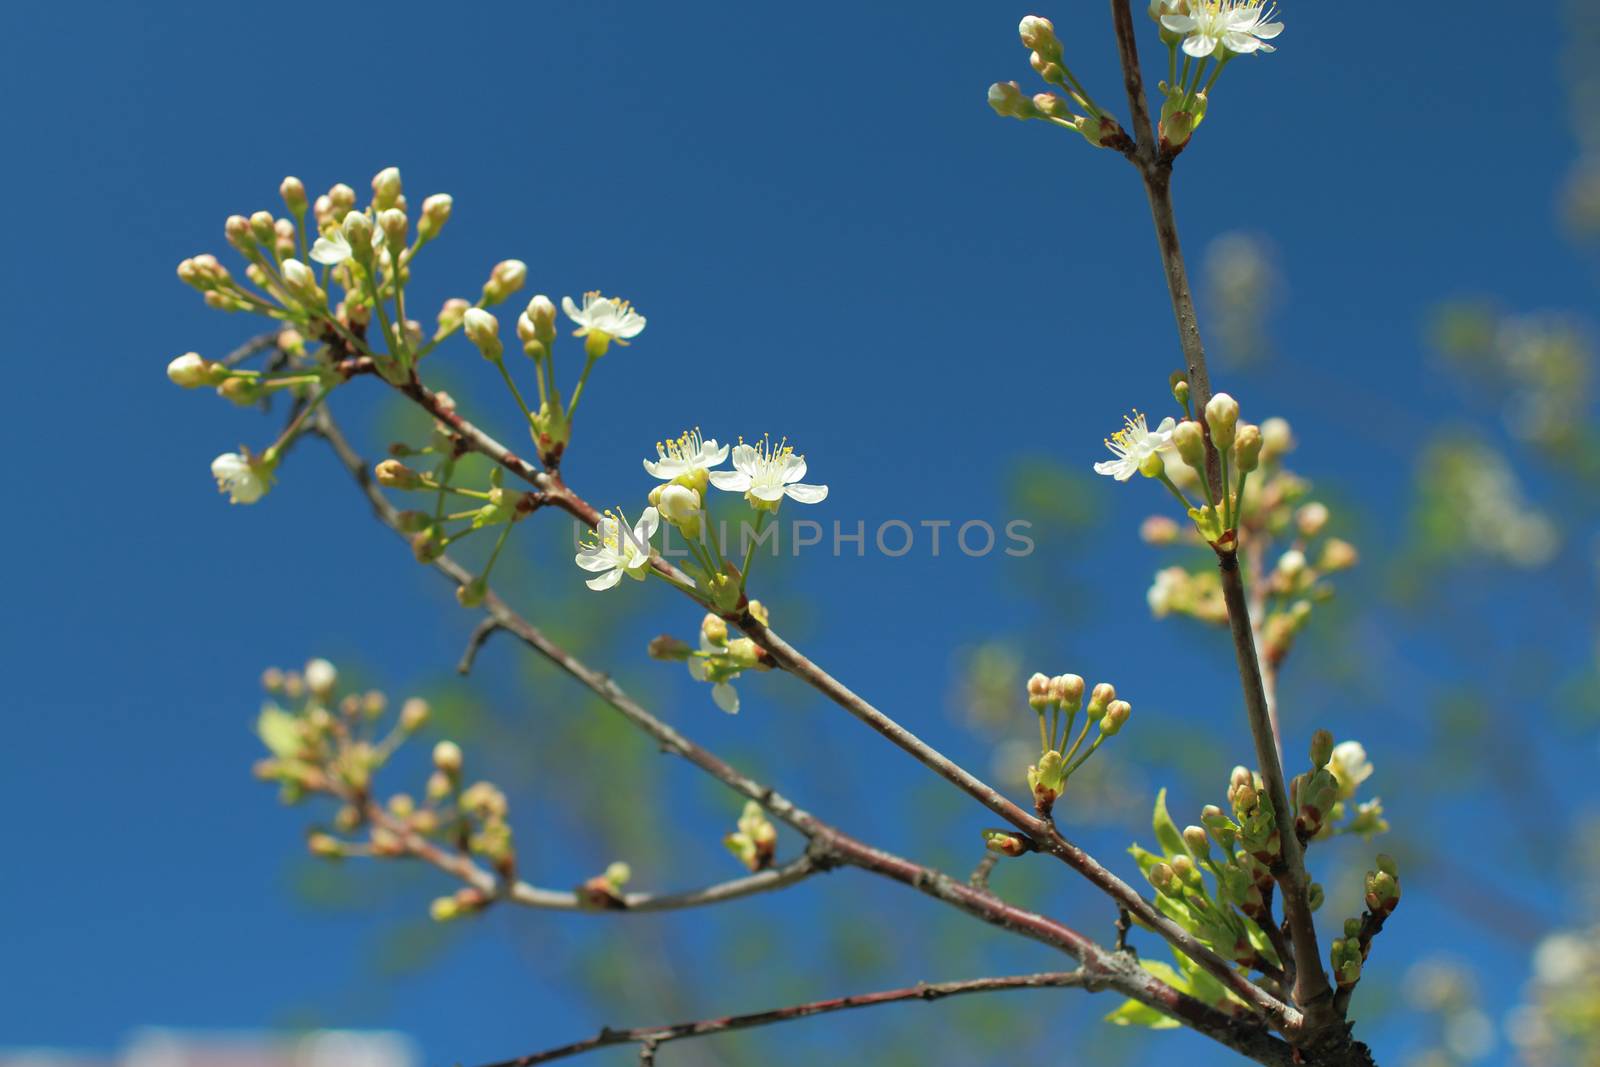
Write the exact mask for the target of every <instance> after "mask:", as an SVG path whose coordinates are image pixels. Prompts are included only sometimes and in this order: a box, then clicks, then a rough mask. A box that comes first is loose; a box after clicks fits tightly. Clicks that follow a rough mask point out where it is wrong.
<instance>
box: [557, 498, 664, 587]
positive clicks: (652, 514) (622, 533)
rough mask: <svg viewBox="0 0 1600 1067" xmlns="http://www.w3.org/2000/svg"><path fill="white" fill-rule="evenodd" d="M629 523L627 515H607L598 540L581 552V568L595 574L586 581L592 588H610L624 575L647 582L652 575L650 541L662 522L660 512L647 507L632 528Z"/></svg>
mask: <svg viewBox="0 0 1600 1067" xmlns="http://www.w3.org/2000/svg"><path fill="white" fill-rule="evenodd" d="M626 523H627V516H622V517H621V518H620V519H619V518H618V517H617V516H615V515H612V514H610V513H609V512H608V513H607V514H606V516H605V517H604V518H602V519H601V520H600V524H599V525H598V526H597V527H596V528H595V539H594V540H592V541H590V542H588V543H586V544H585V545H584V546H583V548H582V550H580V551H579V552H578V555H577V556H576V561H577V564H578V566H579V567H582V568H583V569H584V570H586V571H590V572H592V573H594V574H595V575H596V577H594V578H588V579H586V580H585V581H584V584H585V585H587V586H588V587H589V588H590V589H594V590H596V591H599V590H601V589H610V588H611V587H612V586H614V585H616V584H617V583H618V582H620V581H621V580H622V576H623V575H624V574H626V575H627V576H628V577H630V578H634V579H637V580H638V581H644V578H645V575H646V574H647V573H648V572H649V569H650V539H651V538H652V537H654V536H655V534H656V527H657V526H659V525H660V523H661V516H660V513H659V512H657V511H656V509H655V508H645V509H644V513H643V514H642V515H640V516H639V522H638V524H637V525H635V526H634V527H633V528H632V529H629V528H628V527H627V525H626Z"/></svg>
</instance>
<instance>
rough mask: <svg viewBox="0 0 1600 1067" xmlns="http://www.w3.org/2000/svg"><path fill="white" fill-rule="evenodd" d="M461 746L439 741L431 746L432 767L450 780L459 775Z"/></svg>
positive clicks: (451, 742) (452, 742)
mask: <svg viewBox="0 0 1600 1067" xmlns="http://www.w3.org/2000/svg"><path fill="white" fill-rule="evenodd" d="M461 759H462V757H461V746H460V745H458V744H456V743H455V742H454V741H440V742H439V743H438V744H437V745H434V746H433V765H434V767H435V768H436V769H438V770H439V771H440V772H441V773H443V774H447V775H450V776H451V777H452V778H453V777H455V776H456V775H458V774H460V773H461Z"/></svg>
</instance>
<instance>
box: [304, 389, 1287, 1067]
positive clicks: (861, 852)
mask: <svg viewBox="0 0 1600 1067" xmlns="http://www.w3.org/2000/svg"><path fill="white" fill-rule="evenodd" d="M463 421H464V420H463ZM312 426H313V429H314V431H315V432H316V433H318V434H319V435H320V436H322V437H323V438H324V439H325V440H326V441H327V442H328V444H329V445H330V447H331V448H332V450H333V452H334V453H335V455H336V456H337V457H338V458H339V460H340V461H341V463H343V465H344V466H345V468H346V469H347V470H348V471H349V473H350V474H351V476H352V477H353V478H354V479H355V481H356V482H357V484H358V485H359V486H360V487H361V488H362V490H363V492H364V494H365V496H366V498H367V501H368V503H369V504H370V505H371V507H372V510H373V512H374V514H375V515H376V516H377V517H378V518H379V520H380V521H382V522H383V523H384V524H385V525H387V526H389V527H390V528H391V529H393V530H395V531H396V533H400V534H401V535H402V536H404V535H403V533H402V531H401V529H400V526H399V511H398V509H396V508H395V507H394V506H393V505H392V504H390V503H389V501H388V499H387V498H386V497H385V496H384V495H383V493H382V492H381V491H380V490H379V488H378V486H377V485H376V484H375V482H374V481H373V478H372V474H371V468H370V467H369V466H368V465H367V463H366V461H365V460H364V459H363V458H362V457H361V456H360V454H359V453H357V452H356V451H355V450H354V449H353V448H352V447H351V446H350V443H349V442H348V441H347V440H346V439H345V437H344V435H343V434H342V433H341V432H340V431H339V429H338V427H337V426H336V425H335V423H334V421H333V419H332V416H331V414H330V413H329V411H328V409H327V407H326V406H324V407H323V408H321V409H319V411H318V412H317V415H316V417H315V420H314V422H313V424H312ZM433 566H434V568H435V569H436V570H438V571H439V572H440V573H442V574H443V575H445V576H446V577H447V578H449V579H450V580H451V581H453V582H455V583H456V584H458V585H459V584H462V583H464V582H467V581H470V580H471V578H472V575H471V573H470V572H468V571H467V570H466V569H465V568H464V567H462V566H461V565H460V564H458V563H456V562H455V561H454V560H453V559H452V558H451V557H450V556H449V555H448V554H445V555H442V556H440V557H439V558H438V559H437V560H435V561H434V563H433ZM483 610H484V611H485V612H486V613H487V615H488V617H490V618H492V619H494V620H495V622H496V623H497V624H498V625H499V627H500V628H501V629H503V630H505V631H506V632H507V633H510V634H512V635H514V636H515V637H517V638H518V639H519V640H521V641H522V642H523V643H524V644H526V645H528V646H529V647H530V648H532V649H533V650H534V651H536V652H538V653H539V654H540V655H542V656H544V657H545V658H546V659H548V660H550V661H551V662H552V663H554V664H555V665H556V666H558V667H559V668H561V669H562V670H563V671H565V672H566V673H567V674H568V675H570V676H572V677H573V678H574V679H576V680H577V681H578V682H579V683H581V684H582V685H584V686H585V687H587V688H588V689H589V690H590V691H592V692H593V693H594V694H595V695H596V696H598V697H600V698H601V699H602V700H604V701H605V702H606V703H607V704H608V705H610V706H611V707H612V708H613V709H615V710H616V711H617V712H619V713H620V714H622V715H623V717H624V718H626V719H628V720H629V721H630V722H631V723H633V725H635V726H636V727H638V728H639V729H640V730H642V731H643V732H644V733H646V734H647V735H649V736H650V737H651V738H653V739H654V740H655V741H656V743H657V744H658V745H660V747H661V749H662V750H663V751H664V752H668V753H671V754H673V755H676V756H679V757H680V758H682V759H684V760H686V761H687V762H689V763H690V764H692V765H694V766H695V767H697V768H699V769H700V770H701V771H703V772H705V773H706V774H708V775H710V776H711V777H712V778H714V779H716V780H717V781H719V782H721V783H722V784H723V785H725V786H727V787H728V788H729V789H731V790H733V791H734V792H735V793H738V794H739V795H741V796H744V797H746V798H747V799H750V800H754V801H756V802H757V803H758V804H760V805H761V806H762V807H763V808H764V809H765V810H766V811H767V812H768V813H769V814H770V815H772V816H773V817H774V818H776V819H778V820H779V821H780V822H783V823H785V824H786V825H788V826H789V827H791V828H792V829H794V830H796V831H797V832H799V833H800V834H802V835H803V836H805V837H806V838H808V839H809V840H810V841H811V842H812V846H813V850H821V851H822V852H823V853H825V854H826V855H827V856H828V858H829V859H831V860H832V861H834V862H838V863H845V864H849V865H851V866H855V867H859V868H861V869H862V870H865V871H869V872H871V873H873V874H876V875H879V876H880V877H884V878H888V879H890V880H892V881H897V882H900V883H902V884H904V885H908V886H911V887H912V888H914V889H916V890H918V891H919V892H921V893H923V894H925V895H927V896H931V897H933V898H935V899H937V900H941V901H943V902H945V903H947V904H950V905H952V906H954V907H957V908H959V909H961V910H962V911H965V912H967V913H968V914H970V915H973V916H974V917H976V918H978V919H981V920H982V921H984V922H986V923H988V924H989V925H991V926H996V927H999V928H1001V929H1004V930H1008V931H1011V932H1012V933H1016V934H1020V935H1022V936H1024V937H1028V938H1030V939H1032V940H1035V941H1039V942H1042V943H1044V944H1047V945H1051V946H1053V947H1055V948H1058V949H1060V950H1062V951H1064V952H1066V953H1068V954H1069V955H1071V956H1073V957H1074V958H1075V959H1077V960H1078V961H1079V962H1080V963H1082V964H1083V968H1082V969H1083V970H1084V971H1085V972H1086V973H1089V974H1092V975H1094V976H1096V978H1097V980H1103V981H1104V983H1105V985H1106V987H1107V988H1113V989H1116V990H1117V991H1119V992H1121V993H1123V994H1124V995H1126V996H1129V997H1131V998H1133V999H1134V1000H1137V1001H1139V1002H1140V1003H1142V1004H1146V1005H1148V1006H1150V1007H1153V1008H1155V1009H1156V1010H1158V1011H1161V1012H1163V1013H1164V1014H1167V1015H1170V1016H1172V1017H1173V1018H1176V1019H1178V1020H1180V1021H1181V1022H1183V1023H1185V1024H1187V1025H1188V1026H1190V1027H1191V1028H1193V1029H1195V1030H1196V1031H1198V1032H1200V1033H1202V1034H1205V1035H1206V1036H1208V1037H1211V1038H1212V1039H1214V1040H1216V1041H1219V1042H1221V1043H1222V1044H1225V1045H1227V1046H1228V1047H1230V1048H1233V1049H1234V1050H1235V1051H1238V1052H1240V1053H1241V1054H1243V1055H1245V1056H1248V1057H1249V1058H1251V1059H1254V1060H1256V1061H1257V1062H1260V1063H1264V1064H1271V1065H1278V1064H1288V1063H1289V1062H1290V1055H1291V1054H1290V1050H1289V1047H1288V1046H1287V1045H1286V1044H1285V1043H1284V1042H1282V1041H1280V1040H1278V1039H1277V1038H1276V1037H1274V1036H1273V1035H1272V1034H1271V1033H1270V1032H1269V1031H1268V1030H1267V1029H1265V1028H1264V1027H1263V1026H1261V1025H1260V1023H1259V1022H1258V1021H1257V1020H1254V1019H1251V1018H1240V1017H1238V1016H1235V1015H1231V1014H1228V1013H1227V1012H1224V1011H1222V1010H1219V1009H1217V1008H1214V1007H1212V1006H1210V1005H1208V1004H1205V1003H1203V1002H1201V1001H1199V1000H1196V999H1194V998H1193V997H1190V996H1188V995H1187V994H1184V993H1181V992H1179V991H1178V990H1176V989H1174V988H1172V987H1171V986H1169V985H1167V984H1166V983H1165V982H1162V981H1161V980H1160V979H1158V978H1156V977H1155V976H1154V975H1152V974H1150V973H1149V972H1148V971H1146V970H1144V969H1143V968H1141V967H1140V966H1139V965H1138V963H1137V961H1136V960H1134V959H1132V958H1131V956H1128V955H1126V954H1120V953H1113V952H1108V951H1107V950H1106V949H1104V948H1102V947H1101V946H1100V945H1098V944H1096V943H1095V942H1094V941H1093V940H1091V939H1089V938H1087V937H1084V936H1083V935H1082V934H1080V933H1078V932H1077V931H1075V930H1073V929H1072V928H1071V927H1068V926H1066V925H1064V924H1062V923H1060V922H1058V921H1056V920H1054V919H1050V918H1046V917H1045V916H1043V915H1039V914H1037V913H1035V912H1031V911H1028V910H1026V909H1023V908H1019V907H1016V906H1015V905H1012V904H1009V903H1007V902H1006V901H1004V900H1002V899H1001V898H999V897H997V896H995V895H994V894H993V893H991V892H989V891H988V890H986V889H979V888H975V887H973V886H970V885H967V884H964V883H962V882H959V881H957V880H956V879H953V878H951V877H950V876H949V875H946V874H944V873H943V872H940V871H937V870H935V869H933V868H929V867H925V866H922V865H920V864H917V863H915V862H913V861H911V860H907V859H903V858H901V857H899V856H895V855H893V854H892V853H888V852H884V851H882V850H880V849H876V848H873V847H872V846H870V845H867V844H865V843H864V842H861V841H859V840H857V839H856V838H854V837H851V836H850V835H849V834H846V833H845V832H843V831H841V830H839V829H837V828H835V827H833V826H830V825H828V824H827V823H824V822H822V821H821V820H819V819H816V818H815V817H813V816H812V815H810V814H809V813H808V812H806V811H804V810H802V809H801V808H799V807H797V806H796V805H795V804H794V803H793V802H791V801H790V800H789V799H788V798H786V797H784V796H783V795H782V794H780V793H778V792H777V791H775V790H773V789H771V788H769V787H767V786H764V785H761V784H760V783H757V782H755V781H754V780H752V779H750V778H748V777H746V776H745V775H744V774H742V773H740V772H739V771H738V770H736V769H735V768H734V767H732V766H731V765H729V764H728V763H726V762H725V761H723V760H722V759H721V758H719V757H717V756H715V755H713V754H712V753H711V752H709V751H707V750H706V749H703V748H701V747H700V746H698V745H696V744H694V743H693V742H691V741H689V740H688V739H687V738H685V737H684V736H683V735H682V734H680V733H678V732H677V731H676V730H674V729H673V728H672V727H670V726H668V725H667V724H666V723H664V722H662V721H661V720H659V719H657V718H655V716H653V715H651V714H650V713H649V712H648V711H647V710H645V709H644V708H643V707H642V706H640V705H639V704H638V703H637V702H635V701H634V700H633V699H632V698H630V697H629V696H628V695H627V694H626V693H624V692H623V691H622V689H621V687H620V686H618V685H617V684H616V683H615V682H614V681H612V680H611V679H610V678H608V677H607V676H605V675H603V674H601V673H599V672H597V671H595V670H593V669H592V668H590V667H588V666H587V665H585V664H584V663H582V662H581V661H580V660H578V659H577V658H576V657H574V656H573V655H571V654H570V653H569V652H567V651H566V650H565V649H563V648H562V647H561V646H559V645H557V644H555V643H554V642H553V641H551V640H550V639H549V638H547V637H546V636H545V635H544V634H543V633H542V632H541V631H540V630H539V629H538V628H536V627H535V626H533V625H532V624H531V623H529V622H528V621H527V620H526V619H524V618H523V617H522V616H521V615H519V614H517V613H516V612H515V611H514V610H513V609H511V608H510V607H509V606H508V605H507V604H506V603H505V601H503V600H502V599H501V598H500V597H499V596H498V595H497V594H496V593H494V592H493V591H492V590H491V591H489V592H488V593H487V594H486V595H485V597H484V601H483ZM857 699H859V698H857ZM985 788H987V787H985ZM1000 799H1002V800H1003V798H1000ZM1012 807H1015V805H1012ZM1022 815H1023V817H1024V818H1026V819H1029V820H1032V816H1028V815H1027V814H1026V813H1022ZM1050 830H1051V833H1052V834H1054V829H1053V827H1052V828H1050ZM1054 836H1055V838H1056V840H1058V841H1060V842H1061V844H1062V845H1066V842H1065V841H1064V839H1061V838H1060V835H1059V834H1055V835H1054ZM1067 847H1068V848H1071V847H1072V846H1070V845H1069V846H1067ZM1078 855H1080V856H1081V855H1082V853H1081V851H1079V852H1078ZM1084 858H1085V859H1087V857H1086V856H1085V857H1084ZM1088 862H1089V863H1093V862H1094V861H1092V860H1088ZM1095 866H1096V867H1098V864H1095ZM1101 870H1102V871H1103V868H1101ZM1106 876H1107V877H1108V878H1111V879H1112V880H1113V881H1115V878H1114V876H1111V875H1110V874H1109V872H1106ZM1119 884H1120V883H1119ZM1123 888H1124V890H1126V892H1127V893H1128V894H1130V895H1131V896H1132V897H1133V899H1134V900H1135V901H1137V902H1138V904H1139V905H1140V908H1141V909H1142V910H1143V911H1145V912H1152V913H1153V914H1154V916H1155V918H1156V919H1157V920H1159V921H1160V922H1161V923H1164V924H1166V925H1167V926H1169V927H1170V926H1173V924H1171V923H1170V921H1168V920H1167V919H1166V918H1165V916H1162V915H1160V914H1159V913H1155V912H1153V909H1151V908H1150V907H1149V905H1148V904H1146V903H1145V902H1144V901H1143V900H1142V899H1141V898H1139V897H1138V895H1137V894H1134V893H1133V891H1132V890H1131V889H1129V888H1128V887H1126V886H1123ZM1135 913H1136V914H1139V913H1140V912H1139V910H1135ZM1179 933H1181V934H1183V936H1184V937H1188V934H1187V932H1186V931H1182V930H1181V929H1180V930H1179ZM1191 940H1192V939H1191ZM1196 948H1197V949H1198V952H1199V953H1203V954H1207V955H1211V956H1212V958H1217V957H1215V954H1212V953H1210V952H1209V950H1207V949H1205V948H1204V946H1201V945H1198V943H1196ZM1228 973H1229V974H1230V976H1233V972H1231V971H1229V972H1228ZM1231 984H1232V983H1231V982H1230V985H1231ZM1245 985H1246V986H1247V987H1248V988H1249V989H1255V988H1256V987H1254V986H1252V985H1250V984H1249V983H1248V982H1245ZM1257 992H1258V993H1260V996H1261V997H1264V998H1266V999H1267V1000H1268V1001H1271V1002H1272V1003H1274V1004H1277V1003H1278V1002H1277V1001H1275V1000H1272V998H1271V997H1269V996H1267V994H1265V993H1264V992H1262V991H1259V990H1257ZM1279 1007H1280V1008H1282V1005H1279Z"/></svg>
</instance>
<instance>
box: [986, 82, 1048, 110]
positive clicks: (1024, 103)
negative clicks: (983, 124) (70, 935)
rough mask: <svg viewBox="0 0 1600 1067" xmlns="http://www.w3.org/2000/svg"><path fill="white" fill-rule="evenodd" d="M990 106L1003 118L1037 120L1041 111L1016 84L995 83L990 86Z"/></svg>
mask: <svg viewBox="0 0 1600 1067" xmlns="http://www.w3.org/2000/svg"><path fill="white" fill-rule="evenodd" d="M989 106H990V107H992V108H994V113H995V114H996V115H1000V116H1001V117H1003V118H1013V119H1036V118H1038V117H1039V109H1038V108H1037V107H1035V106H1034V103H1033V100H1032V99H1031V98H1029V97H1027V96H1024V95H1023V93H1022V86H1020V85H1018V84H1017V83H1016V82H995V83H994V84H993V85H991V86H989Z"/></svg>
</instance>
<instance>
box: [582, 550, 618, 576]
mask: <svg viewBox="0 0 1600 1067" xmlns="http://www.w3.org/2000/svg"><path fill="white" fill-rule="evenodd" d="M573 562H575V563H577V565H578V566H580V567H582V568H583V569H584V570H586V571H608V570H611V569H612V568H614V567H615V566H616V565H617V559H616V557H615V556H613V555H612V554H611V553H610V552H607V551H606V550H605V549H603V548H586V549H584V550H583V551H582V552H579V553H578V554H577V555H576V556H574V557H573Z"/></svg>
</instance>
